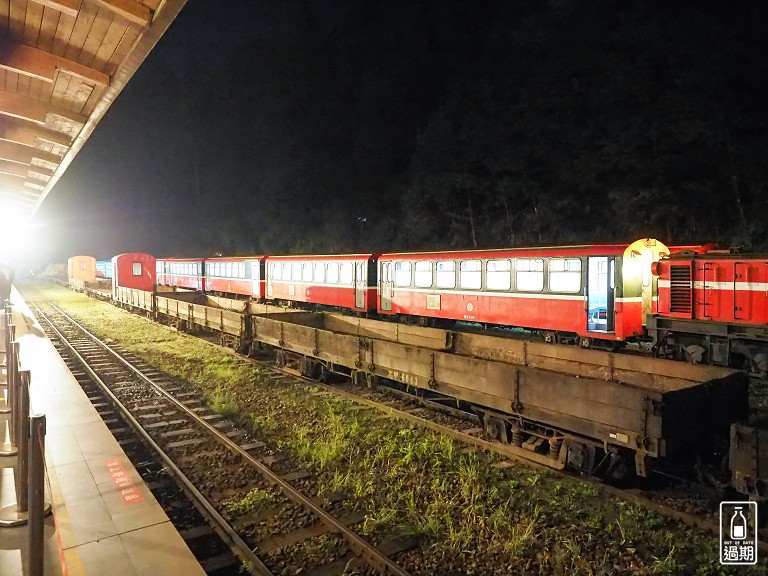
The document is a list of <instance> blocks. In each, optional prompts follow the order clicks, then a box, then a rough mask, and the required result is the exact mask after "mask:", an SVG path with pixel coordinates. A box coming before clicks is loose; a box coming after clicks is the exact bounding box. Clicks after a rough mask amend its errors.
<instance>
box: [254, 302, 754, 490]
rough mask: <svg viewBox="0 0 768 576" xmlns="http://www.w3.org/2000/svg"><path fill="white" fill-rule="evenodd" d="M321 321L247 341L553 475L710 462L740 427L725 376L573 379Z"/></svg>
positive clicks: (735, 378) (289, 323)
mask: <svg viewBox="0 0 768 576" xmlns="http://www.w3.org/2000/svg"><path fill="white" fill-rule="evenodd" d="M320 318H326V317H325V316H320V315H317V314H311V313H289V314H286V315H270V316H266V317H258V316H256V317H253V318H252V319H251V330H252V335H251V337H252V339H253V340H254V341H258V342H261V343H264V344H267V345H269V346H272V347H275V348H276V349H277V350H278V352H279V353H278V359H281V360H282V361H283V362H287V361H289V360H294V361H295V362H296V363H297V366H298V367H299V369H300V370H301V371H302V372H303V373H304V374H305V375H315V376H318V377H322V376H323V375H324V374H326V373H332V372H335V373H341V374H347V375H350V376H351V377H352V378H354V379H356V380H359V381H366V382H369V383H371V384H375V383H376V382H377V380H379V379H386V380H390V381H394V382H398V383H400V384H402V385H403V386H404V387H405V388H407V389H411V390H418V391H420V392H422V393H429V394H439V395H441V396H443V397H447V398H451V399H454V400H455V401H456V402H461V403H463V404H465V405H467V406H469V408H470V409H471V410H472V411H474V412H475V413H477V414H478V415H479V416H480V418H481V421H482V422H483V426H484V428H485V431H486V433H487V435H488V436H490V437H493V438H496V439H497V440H500V441H501V442H503V443H504V444H507V446H508V449H509V450H510V451H512V452H515V453H517V454H518V455H521V456H524V457H526V458H528V459H531V460H535V461H537V462H539V463H541V464H546V465H548V466H551V467H554V468H564V467H565V466H566V464H568V465H570V466H571V467H574V468H578V469H580V470H582V471H584V472H586V473H590V474H595V473H602V474H605V475H609V476H610V475H615V476H619V475H621V474H623V473H625V472H626V471H627V469H631V470H633V471H634V472H635V473H636V474H637V475H638V476H646V475H647V474H648V470H649V468H650V467H652V466H657V465H660V464H661V463H663V462H664V461H665V460H666V461H674V462H675V463H676V465H678V464H680V463H681V462H683V461H686V462H690V461H692V460H693V459H694V458H695V457H696V456H697V455H699V456H700V455H702V454H707V453H710V452H711V451H713V450H714V447H715V442H716V439H717V438H718V437H721V438H722V437H725V438H727V437H728V434H729V433H730V424H731V423H732V422H734V421H740V420H746V418H747V412H748V392H747V378H746V376H745V375H744V374H741V373H738V372H733V371H730V370H723V369H721V368H715V367H704V366H699V367H696V369H695V370H690V367H689V368H688V369H686V370H682V369H680V370H678V371H676V373H674V374H673V375H672V376H670V377H665V376H664V372H665V371H669V369H670V365H669V363H665V362H664V361H662V360H655V359H651V358H642V359H639V358H637V357H635V358H634V359H633V362H634V363H635V366H634V368H632V369H630V367H631V364H629V363H628V364H626V365H625V368H624V370H617V371H610V372H605V371H604V372H603V374H602V376H603V377H594V376H593V377H584V376H579V375H575V374H570V373H568V372H567V371H558V370H553V369H544V368H535V367H531V366H527V365H521V364H514V363H508V362H503V361H499V360H490V359H485V358H479V357H473V356H465V355H462V354H457V353H456V352H455V351H454V346H455V343H453V344H451V345H450V347H448V346H449V343H448V342H446V345H445V347H443V349H435V348H434V347H422V346H417V345H413V344H406V343H404V342H401V341H392V340H389V339H386V338H384V337H383V336H384V335H385V334H386V332H382V333H381V335H380V337H379V338H366V337H361V336H360V335H359V334H355V333H350V334H344V333H341V332H339V331H338V321H331V322H330V325H329V327H326V326H324V325H323V322H321V321H320V320H319V319H320ZM369 322H375V321H369ZM447 339H448V338H447V336H446V340H447ZM440 340H441V339H440V338H437V339H433V340H432V341H433V342H439V341H440ZM469 348H470V347H469V346H468V347H466V349H469ZM544 348H550V349H555V350H556V349H557V348H556V347H546V346H544ZM570 351H571V352H576V353H583V352H585V351H581V350H579V349H576V348H574V349H570ZM586 352H591V353H593V354H600V353H599V352H593V351H586ZM603 360H605V358H603ZM556 364H557V362H556V360H555V361H553V362H552V363H551V366H552V367H554V366H555V365H556ZM678 368H682V366H679V365H678ZM654 372H659V373H657V374H655V375H654ZM673 372H674V368H673ZM595 376H597V374H595ZM628 379H629V380H631V382H625V381H623V380H628Z"/></svg>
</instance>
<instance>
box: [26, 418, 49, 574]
mask: <svg viewBox="0 0 768 576" xmlns="http://www.w3.org/2000/svg"><path fill="white" fill-rule="evenodd" d="M27 434H28V435H29V439H30V442H29V445H30V448H29V478H28V481H29V548H28V556H27V560H28V566H27V575H28V576H43V573H44V569H45V567H44V561H45V542H44V540H43V529H44V526H43V519H44V518H45V515H46V514H47V512H46V509H47V508H48V510H49V511H50V508H49V507H50V505H49V504H47V503H46V501H45V414H35V415H33V416H30V417H29V426H28V429H27Z"/></svg>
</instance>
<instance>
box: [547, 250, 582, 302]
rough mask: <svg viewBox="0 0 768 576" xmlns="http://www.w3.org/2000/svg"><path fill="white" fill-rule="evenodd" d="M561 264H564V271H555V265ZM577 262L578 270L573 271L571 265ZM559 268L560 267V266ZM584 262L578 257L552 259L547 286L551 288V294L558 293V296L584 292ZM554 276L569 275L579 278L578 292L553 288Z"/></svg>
mask: <svg viewBox="0 0 768 576" xmlns="http://www.w3.org/2000/svg"><path fill="white" fill-rule="evenodd" d="M560 262H562V263H563V269H562V270H553V264H559V263H560ZM572 262H576V263H577V264H578V270H571V263H572ZM558 267H559V266H558ZM582 270H583V266H582V262H581V258H578V257H570V258H569V257H567V256H558V257H555V258H550V259H549V262H548V266H547V285H548V287H549V291H550V292H557V293H558V294H580V293H581V291H582V288H583V286H582V284H583V282H582ZM553 274H556V275H559V274H562V275H569V276H572V277H573V278H578V286H577V289H576V290H573V289H569V290H565V289H563V288H561V287H558V288H553V287H552V276H553Z"/></svg>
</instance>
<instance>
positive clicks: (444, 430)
mask: <svg viewBox="0 0 768 576" xmlns="http://www.w3.org/2000/svg"><path fill="white" fill-rule="evenodd" d="M202 340H203V341H206V342H207V340H205V339H202ZM209 344H211V345H212V346H216V347H218V348H222V347H221V346H220V345H218V344H215V343H213V342H209ZM223 350H224V351H226V352H227V353H230V354H232V355H233V356H237V357H238V358H241V359H244V360H247V361H248V362H251V363H253V364H255V365H258V366H260V367H264V368H267V369H269V370H272V371H274V372H277V373H280V374H285V375H289V376H292V377H294V378H297V379H299V380H301V381H303V382H304V383H309V384H311V385H312V386H316V387H318V388H322V389H323V390H326V391H328V392H332V393H334V394H336V395H338V396H340V397H342V398H346V399H348V400H350V401H353V402H355V403H358V404H361V405H366V406H368V407H370V408H373V409H376V410H378V411H380V412H383V413H385V414H389V415H391V416H394V417H397V418H399V419H402V420H405V421H408V422H411V423H413V424H417V425H419V426H422V427H424V428H428V429H430V430H432V431H435V432H438V433H441V434H445V435H446V436H449V437H452V438H454V439H456V440H458V441H460V442H463V443H466V444H470V445H473V446H475V447H477V448H481V449H485V450H490V451H492V452H494V453H496V454H499V455H500V456H503V457H505V458H508V459H510V460H514V461H516V462H520V463H523V464H526V465H529V466H532V467H535V468H537V469H541V470H549V471H551V472H553V473H555V474H556V475H558V476H560V477H562V478H570V479H575V480H579V481H583V482H587V483H589V484H591V485H593V486H594V487H595V488H596V489H597V490H598V491H600V493H602V494H609V495H611V496H614V497H616V498H620V499H622V500H624V501H626V502H629V503H632V504H637V505H639V506H642V507H644V508H647V509H649V510H652V511H654V512H656V513H658V514H660V515H662V516H665V517H667V518H670V519H672V520H675V521H678V522H682V523H683V524H685V525H687V526H691V527H695V528H699V529H702V530H705V531H708V532H710V533H711V534H713V535H718V534H719V530H720V526H719V525H718V524H717V523H715V522H712V521H710V520H707V519H704V518H702V517H700V516H696V515H695V514H691V513H688V512H683V511H680V510H677V509H675V508H673V507H671V506H667V505H663V504H659V503H658V502H657V501H655V500H653V499H651V498H648V497H647V496H642V495H639V494H637V493H633V492H630V491H627V490H625V489H622V488H618V487H616V486H611V485H608V484H605V483H604V482H602V481H600V480H598V479H595V478H590V477H584V476H580V475H576V474H574V473H571V472H568V471H567V470H562V469H558V468H555V467H553V466H551V465H549V464H547V463H545V462H540V461H538V460H537V459H532V458H530V457H528V456H527V455H526V454H521V453H518V452H517V451H515V452H512V451H510V450H508V449H506V447H505V446H504V445H501V444H499V443H497V442H492V441H489V440H485V439H482V438H476V437H474V436H472V435H470V434H466V433H464V432H461V431H458V430H454V429H452V428H449V427H447V426H444V425H441V424H438V423H436V422H432V421H431V420H427V419H425V418H421V417H419V416H416V415H414V414H410V413H408V412H405V411H402V410H398V409H397V408H393V407H391V406H386V405H384V404H381V403H379V402H376V401H375V400H370V399H368V398H364V397H361V396H358V395H356V394H354V393H351V392H348V391H345V390H341V389H340V388H338V387H336V386H333V385H328V384H324V383H322V382H319V381H317V380H313V379H311V378H308V377H306V376H303V375H302V374H301V373H300V372H299V371H298V370H294V369H292V368H287V367H280V366H275V365H274V364H273V363H270V362H266V361H263V360H258V359H254V358H249V357H246V356H243V355H241V354H237V353H236V352H234V351H232V350H231V349H229V348H226V347H223ZM632 353H634V352H632ZM640 354H641V355H642V353H640ZM414 400H415V401H419V399H418V398H416V397H414ZM758 548H759V550H760V551H761V552H762V553H768V541H763V540H759V541H758Z"/></svg>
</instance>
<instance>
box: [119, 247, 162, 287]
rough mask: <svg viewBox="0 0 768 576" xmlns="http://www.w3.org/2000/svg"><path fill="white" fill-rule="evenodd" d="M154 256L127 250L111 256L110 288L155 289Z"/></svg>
mask: <svg viewBox="0 0 768 576" xmlns="http://www.w3.org/2000/svg"><path fill="white" fill-rule="evenodd" d="M155 281H156V278H155V257H154V256H152V255H151V254H144V253H143V252H127V253H125V254H119V255H117V256H115V257H114V258H112V288H113V293H114V289H115V288H116V287H121V288H134V289H136V290H145V291H147V292H152V291H153V290H154V289H155Z"/></svg>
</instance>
